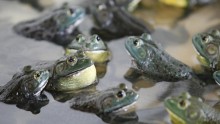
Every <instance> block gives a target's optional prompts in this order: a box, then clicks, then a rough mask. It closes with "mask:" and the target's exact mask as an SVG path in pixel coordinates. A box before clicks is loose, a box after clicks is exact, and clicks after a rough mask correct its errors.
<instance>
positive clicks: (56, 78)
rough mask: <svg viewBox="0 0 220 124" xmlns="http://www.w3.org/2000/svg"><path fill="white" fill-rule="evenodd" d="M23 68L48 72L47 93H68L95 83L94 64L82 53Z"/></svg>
mask: <svg viewBox="0 0 220 124" xmlns="http://www.w3.org/2000/svg"><path fill="white" fill-rule="evenodd" d="M25 68H27V69H35V70H38V69H47V70H49V72H50V78H49V82H48V85H47V87H46V89H47V90H48V91H59V92H68V91H74V90H78V89H81V88H85V87H87V86H89V85H92V84H94V83H97V80H96V68H95V66H94V63H93V62H92V60H91V59H89V58H88V57H86V56H85V53H84V52H83V51H78V52H77V53H75V54H73V55H71V56H65V57H62V58H60V59H58V60H56V61H51V62H40V63H37V64H36V65H32V66H26V67H25Z"/></svg>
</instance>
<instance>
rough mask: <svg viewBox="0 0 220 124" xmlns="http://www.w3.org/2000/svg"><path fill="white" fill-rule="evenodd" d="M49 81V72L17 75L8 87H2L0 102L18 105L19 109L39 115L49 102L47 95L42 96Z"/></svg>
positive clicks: (31, 72) (24, 72)
mask: <svg viewBox="0 0 220 124" xmlns="http://www.w3.org/2000/svg"><path fill="white" fill-rule="evenodd" d="M48 79H49V72H48V71H47V70H41V71H35V70H31V71H28V72H26V71H23V72H22V73H17V74H15V75H14V76H13V77H12V79H11V80H10V81H9V82H8V83H7V84H6V85H4V86H2V87H0V101H1V102H4V103H7V104H16V106H17V107H18V108H21V109H24V110H27V111H31V112H32V113H34V114H37V113H39V112H40V108H41V107H43V106H45V105H47V104H48V102H49V100H48V99H47V97H46V95H44V94H42V91H43V90H44V88H45V86H46V85H47V82H48Z"/></svg>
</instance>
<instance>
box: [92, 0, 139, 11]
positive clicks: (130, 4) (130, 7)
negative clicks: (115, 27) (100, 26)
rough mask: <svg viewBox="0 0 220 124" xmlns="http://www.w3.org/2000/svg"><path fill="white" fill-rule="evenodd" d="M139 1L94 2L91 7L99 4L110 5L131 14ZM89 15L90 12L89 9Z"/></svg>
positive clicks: (108, 0) (107, 0) (111, 0)
mask: <svg viewBox="0 0 220 124" xmlns="http://www.w3.org/2000/svg"><path fill="white" fill-rule="evenodd" d="M140 1H141V0H96V1H95V2H94V4H92V6H98V5H100V4H106V5H112V6H115V7H124V8H125V9H126V10H127V11H128V12H133V11H134V10H135V9H136V8H137V7H138V4H139V3H140ZM89 11H90V13H91V10H90V8H89Z"/></svg>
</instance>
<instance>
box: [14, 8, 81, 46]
mask: <svg viewBox="0 0 220 124" xmlns="http://www.w3.org/2000/svg"><path fill="white" fill-rule="evenodd" d="M84 17H85V10H84V9H83V8H77V9H73V8H69V7H68V6H64V7H61V8H60V9H56V10H54V11H52V12H51V13H48V14H47V15H44V16H42V17H39V18H37V19H34V20H31V21H26V22H21V23H19V24H17V25H16V26H14V30H15V32H16V33H18V34H20V35H23V36H25V37H28V38H33V39H35V40H48V41H51V42H54V43H56V44H58V45H62V46H66V45H67V44H69V43H70V42H71V41H72V40H73V39H74V38H75V36H76V35H78V34H79V33H80V32H79V31H78V28H77V26H78V25H79V24H80V23H81V22H82V20H83V19H84Z"/></svg>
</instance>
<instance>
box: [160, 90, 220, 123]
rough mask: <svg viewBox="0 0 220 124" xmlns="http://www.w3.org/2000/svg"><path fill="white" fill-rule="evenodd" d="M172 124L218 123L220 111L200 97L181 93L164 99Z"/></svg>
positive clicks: (219, 121)
mask: <svg viewBox="0 0 220 124" xmlns="http://www.w3.org/2000/svg"><path fill="white" fill-rule="evenodd" d="M164 105H165V107H166V110H167V111H168V113H169V115H170V118H171V121H172V123H173V124H219V123H220V117H219V115H220V112H219V111H218V110H217V109H215V108H213V107H211V106H210V105H208V104H206V103H204V102H203V101H202V99H201V98H199V97H194V96H191V95H190V94H189V93H183V94H181V95H179V96H177V97H171V98H168V99H166V100H165V101H164Z"/></svg>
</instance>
